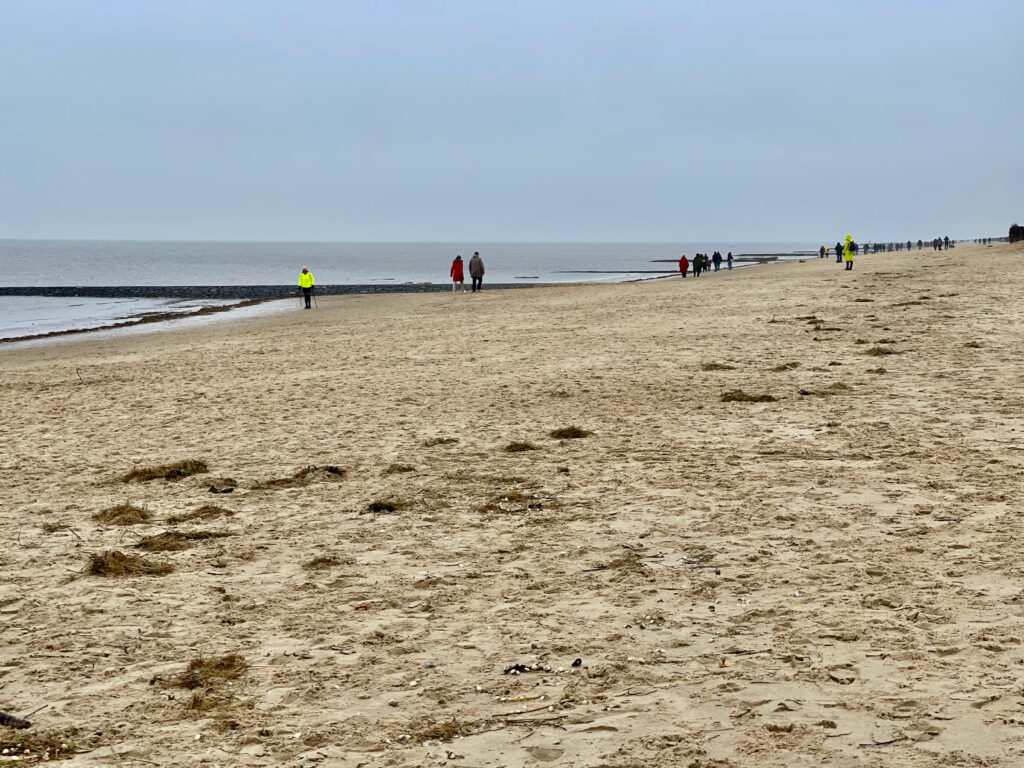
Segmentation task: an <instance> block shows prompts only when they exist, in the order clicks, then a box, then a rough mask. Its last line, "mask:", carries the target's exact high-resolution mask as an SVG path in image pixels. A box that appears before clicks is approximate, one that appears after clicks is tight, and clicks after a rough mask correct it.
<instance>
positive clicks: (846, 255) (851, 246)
mask: <svg viewBox="0 0 1024 768" xmlns="http://www.w3.org/2000/svg"><path fill="white" fill-rule="evenodd" d="M856 252H857V244H856V243H855V242H853V235H847V236H846V245H844V246H843V261H845V262H846V271H847V272H849V271H850V270H851V269H853V254H855V253H856Z"/></svg>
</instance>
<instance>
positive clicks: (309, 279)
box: [299, 267, 316, 309]
mask: <svg viewBox="0 0 1024 768" xmlns="http://www.w3.org/2000/svg"><path fill="white" fill-rule="evenodd" d="M314 285H316V280H314V279H313V273H312V272H310V271H309V267H303V268H302V274H300V275H299V288H301V289H302V296H303V298H305V299H306V309H312V307H310V306H309V299H310V297H311V296H312V295H313V286H314Z"/></svg>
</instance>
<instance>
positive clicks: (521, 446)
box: [501, 441, 538, 453]
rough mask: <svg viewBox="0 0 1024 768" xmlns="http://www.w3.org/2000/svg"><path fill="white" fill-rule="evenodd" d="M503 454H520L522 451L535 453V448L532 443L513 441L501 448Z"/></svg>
mask: <svg viewBox="0 0 1024 768" xmlns="http://www.w3.org/2000/svg"><path fill="white" fill-rule="evenodd" d="M501 450H503V451H504V452H505V453H522V452H523V451H536V450H538V448H537V446H536V445H534V444H533V443H528V442H523V441H514V442H511V443H509V444H508V445H506V446H505V447H504V448H502V449H501Z"/></svg>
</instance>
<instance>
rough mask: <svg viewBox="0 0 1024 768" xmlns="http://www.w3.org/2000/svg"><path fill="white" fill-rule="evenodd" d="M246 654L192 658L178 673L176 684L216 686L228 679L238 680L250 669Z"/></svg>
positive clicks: (182, 685) (193, 686)
mask: <svg viewBox="0 0 1024 768" xmlns="http://www.w3.org/2000/svg"><path fill="white" fill-rule="evenodd" d="M248 666H249V665H248V664H247V663H246V661H245V657H244V656H240V655H239V654H237V653H230V654H228V655H227V656H214V657H211V658H204V657H202V656H200V657H199V658H196V659H192V661H190V662H189V665H188V667H187V668H186V669H185V671H184V672H182V673H181V674H180V675H178V677H177V679H175V681H174V685H176V686H177V687H179V688H187V689H189V690H195V689H196V688H214V687H216V686H217V685H219V684H221V683H224V682H227V681H228V680H237V679H238V678H239V677H241V676H242V674H243V673H244V672H245V670H246V669H248Z"/></svg>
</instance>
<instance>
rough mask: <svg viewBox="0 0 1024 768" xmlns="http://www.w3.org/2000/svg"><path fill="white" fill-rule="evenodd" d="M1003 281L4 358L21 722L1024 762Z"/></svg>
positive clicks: (460, 301) (1015, 455)
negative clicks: (727, 396) (123, 520)
mask: <svg viewBox="0 0 1024 768" xmlns="http://www.w3.org/2000/svg"><path fill="white" fill-rule="evenodd" d="M1022 257H1024V248H1021V247H1018V246H1007V245H1000V246H995V247H991V248H983V247H980V246H961V247H959V248H957V249H956V250H955V251H949V252H942V253H934V252H932V251H921V252H917V251H914V252H911V253H897V254H878V255H874V256H866V257H863V258H860V259H858V261H857V262H856V267H855V270H854V271H853V272H852V273H849V272H844V271H843V270H842V268H841V267H839V266H837V265H836V264H835V263H834V262H831V261H819V260H811V261H808V262H807V263H802V264H798V263H791V264H778V265H771V266H765V267H759V268H756V269H748V270H737V271H735V272H733V273H729V274H718V275H713V276H709V277H706V278H705V277H702V278H700V279H699V280H696V281H695V280H693V279H692V278H688V279H687V280H685V281H682V280H672V281H660V282H655V283H645V284H621V285H590V286H567V287H555V288H537V289H529V290H520V291H508V292H485V293H483V294H481V295H477V296H474V295H471V294H465V295H458V296H451V295H444V294H442V295H404V296H380V297H360V298H350V297H337V298H326V297H324V298H321V299H320V309H319V310H318V311H315V312H303V311H296V312H295V313H294V314H289V315H285V316H276V317H270V318H265V319H261V320H256V321H251V322H247V323H230V322H229V323H226V324H225V325H223V326H219V327H215V328H207V329H203V330H200V331H189V332H155V333H153V334H150V335H146V336H139V337H131V338H122V339H113V340H102V341H96V340H83V341H80V342H76V343H73V344H60V345H54V346H48V347H43V348H33V349H24V350H18V349H16V348H10V349H5V350H2V351H0V404H2V408H0V524H2V530H3V532H4V541H5V542H6V546H5V547H4V548H3V550H0V569H2V573H3V580H2V582H0V621H2V627H3V629H2V641H3V642H2V644H0V710H3V711H6V712H11V713H14V714H19V715H25V714H26V713H29V712H31V711H32V710H35V709H36V708H37V707H41V706H44V705H45V708H44V709H42V710H41V711H39V712H38V713H37V714H35V715H33V716H32V717H31V718H30V719H32V720H33V728H32V729H31V730H30V731H29V732H28V733H30V734H43V733H50V734H54V735H55V736H56V738H57V742H56V743H58V744H59V743H60V742H61V740H63V743H65V744H71V743H73V745H74V747H73V751H74V754H73V756H72V757H71V759H70V761H69V762H68V763H67V764H69V765H81V766H87V765H88V766H91V765H104V764H123V765H149V764H157V765H161V766H171V765H175V766H178V765H180V766H200V765H203V766H263V765H266V766H278V765H292V766H298V765H319V766H353V767H354V766H366V767H367V768H369V767H376V766H430V765H448V766H499V765H503V766H509V768H512V767H513V766H523V765H542V764H547V765H552V766H616V767H621V768H626V767H627V766H701V767H704V766H708V767H710V766H715V767H719V768H722V767H725V766H752V765H757V766H787V767H789V766H822V765H829V766H844V767H846V766H849V767H852V766H881V765H885V766H922V767H923V766H937V765H943V766H1018V765H1020V764H1021V760H1022V757H1021V755H1022V750H1024V716H1022V715H1021V704H1022V701H1024V700H1022V696H1024V692H1022V688H1021V681H1020V668H1021V663H1022V659H1024V646H1022V639H1024V616H1022V609H1021V601H1022V599H1024V570H1022V566H1021V558H1020V545H1019V542H1020V541H1021V540H1022V538H1024V516H1022V510H1024V508H1022V506H1021V501H1020V492H1021V469H1022V464H1024V453H1022V451H1024V417H1022V413H1024V410H1022V405H1024V388H1022V385H1021V381H1022V374H1024V362H1022V358H1021V353H1020V339H1021V338H1022V333H1024V321H1022V319H1021V315H1020V307H1021V306H1024V275H1022V272H1021V270H1020V268H1019V261H1020V259H1021V258H1022ZM736 390H739V391H740V392H742V393H744V394H746V395H750V396H754V397H757V396H761V395H771V396H772V397H773V398H775V399H774V401H765V402H745V401H742V399H741V401H739V402H723V401H722V399H721V396H722V394H723V393H726V392H732V391H736ZM567 426H578V427H580V428H582V429H583V430H586V431H589V432H591V433H592V434H590V435H588V436H585V437H581V438H576V439H556V438H553V437H551V436H550V433H551V432H552V430H555V429H558V428H561V427H567ZM512 443H524V444H530V445H532V447H533V449H528V450H519V451H506V450H505V449H506V448H507V447H508V446H509V445H510V444H512ZM193 458H194V459H199V460H202V461H203V462H205V463H206V464H207V466H208V470H209V471H208V472H205V473H201V474H195V475H191V476H188V477H185V478H182V479H178V480H175V481H166V480H160V479H157V480H150V481H142V482H130V483H125V482H122V481H121V480H120V479H119V478H120V477H121V476H123V475H124V474H125V473H127V472H128V471H129V470H131V469H132V468H133V467H140V466H151V465H160V464H168V463H172V462H176V461H179V460H183V459H193ZM311 466H312V467H318V468H321V469H319V470H317V471H313V472H310V473H308V474H306V475H304V476H300V477H295V475H296V473H301V471H302V470H303V469H305V468H307V467H311ZM328 466H329V467H332V468H333V467H336V468H338V469H337V471H334V470H331V471H326V470H324V469H322V468H324V467H328ZM339 472H343V473H344V474H343V475H342V474H339ZM226 478H230V479H231V480H233V481H234V485H235V486H236V487H235V490H234V491H233V492H232V493H224V494H213V493H210V492H209V488H210V486H211V485H215V486H217V487H219V488H224V489H226V488H228V487H230V486H231V485H232V483H229V482H227V481H226ZM275 480H287V482H279V483H274V482H271V481H275ZM125 502H127V503H130V504H132V505H134V506H136V507H139V508H142V509H144V510H146V511H148V512H149V513H150V514H151V517H150V519H149V520H147V521H144V522H141V523H138V524H135V525H130V526H119V525H115V524H110V523H100V522H97V521H96V520H95V519H94V517H93V516H94V515H95V514H96V513H98V512H101V511H102V510H104V509H107V508H109V507H111V506H114V505H117V504H121V503H125ZM204 505H216V506H219V507H221V508H222V509H223V510H225V511H223V512H219V511H217V510H206V511H205V512H201V513H199V514H198V515H194V513H195V511H196V510H197V509H199V508H200V507H202V506H204ZM190 516H192V519H188V518H189V517H190ZM168 518H175V519H176V520H177V521H176V522H171V521H169V520H168ZM168 531H170V532H176V533H178V534H181V535H179V536H172V537H167V538H166V539H161V541H163V542H166V541H173V542H174V546H175V547H180V548H175V549H171V550H169V551H163V552H159V551H158V552H151V551H147V550H145V549H142V548H139V547H138V546H136V545H137V544H139V543H140V542H141V541H142V540H143V539H144V538H145V537H150V536H154V535H157V534H161V533H164V532H168ZM210 533H217V534H230V535H226V536H220V537H216V538H213V537H211V538H202V536H203V534H210ZM151 543H152V542H151ZM108 551H119V552H122V553H124V554H133V555H137V556H140V557H142V558H144V561H145V562H155V563H166V564H170V565H172V566H173V568H174V570H173V572H171V573H169V574H167V575H153V576H138V577H132V576H128V577H123V576H122V577H118V576H107V577H104V576H99V575H87V574H86V567H87V566H88V564H89V562H90V556H92V555H99V554H101V553H103V552H108ZM235 654H237V655H239V656H241V657H244V660H245V666H244V670H243V671H240V668H239V667H237V666H236V667H231V673H230V674H228V672H227V671H225V672H224V673H223V675H221V676H218V674H216V673H214V672H211V673H210V675H209V676H207V677H203V676H202V674H201V673H200V672H201V671H200V672H196V671H195V670H193V672H194V675H193V678H186V677H183V673H184V672H185V671H186V667H187V666H188V665H189V663H190V662H192V661H193V660H195V659H197V658H200V657H201V658H202V659H203V660H205V661H211V660H217V659H219V658H220V657H223V656H229V655H235ZM576 659H580V660H581V662H580V664H579V665H578V666H575V667H574V666H572V665H573V662H574V660H576ZM516 664H519V665H523V666H525V667H539V669H536V670H534V669H530V670H528V671H520V672H519V673H518V674H504V672H505V670H506V669H507V668H509V667H511V666H513V665H516ZM236 673H237V674H236ZM203 674H205V673H203ZM196 675H198V677H195V676H196ZM190 681H192V682H195V683H196V685H195V686H193V687H188V685H190V684H191V683H190ZM14 733H15V732H14V731H10V730H7V729H4V728H2V727H0V742H2V743H3V744H7V743H9V742H10V739H11V738H12V737H13V736H12V735H13V734H14ZM20 733H24V732H20ZM69 749H70V748H69ZM3 761H4V758H3V757H0V764H2V763H3Z"/></svg>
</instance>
